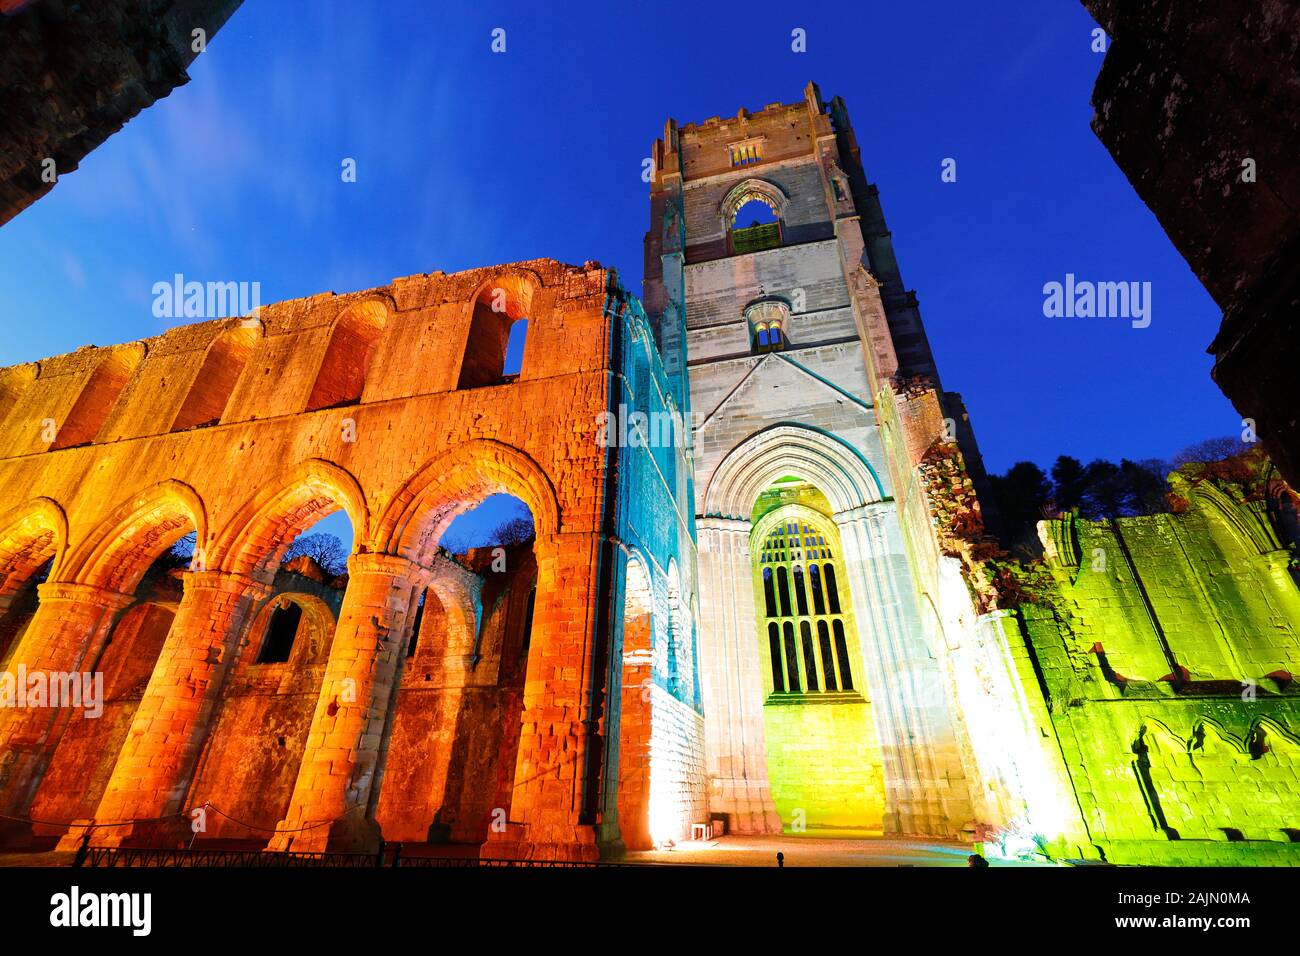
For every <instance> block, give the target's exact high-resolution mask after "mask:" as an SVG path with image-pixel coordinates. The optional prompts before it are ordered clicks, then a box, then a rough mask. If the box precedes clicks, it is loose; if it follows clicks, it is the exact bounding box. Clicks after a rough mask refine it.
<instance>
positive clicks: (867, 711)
mask: <svg viewBox="0 0 1300 956" xmlns="http://www.w3.org/2000/svg"><path fill="white" fill-rule="evenodd" d="M750 554H751V559H752V562H753V571H754V578H753V582H754V583H753V587H754V607H755V610H756V615H757V619H758V620H757V633H756V635H755V637H756V640H755V650H756V653H757V654H758V656H759V659H760V662H761V663H760V671H761V673H762V675H763V682H764V687H765V694H766V696H765V699H764V702H763V725H764V730H765V740H766V750H767V761H768V774H769V779H770V781H771V786H772V799H773V802H774V803H775V804H776V809H777V813H778V815H779V816H780V817H781V820H782V823H783V826H784V827H785V829H787V830H794V831H796V832H798V831H799V830H801V829H802V828H804V827H809V828H816V827H826V828H836V829H857V830H867V831H873V832H874V831H879V830H881V829H882V827H883V817H884V771H883V757H882V753H881V745H880V739H879V736H878V734H877V731H876V725H875V720H874V718H873V715H872V709H871V702H870V701H869V700H868V699H867V698H866V697H865V695H864V693H863V691H862V688H863V687H864V686H865V681H864V680H863V678H862V675H860V674H858V673H857V670H858V662H859V661H860V660H861V657H860V654H861V648H860V644H859V641H858V635H857V627H856V624H855V621H854V615H853V604H852V599H851V597H850V595H849V593H848V590H847V588H848V580H849V578H848V574H847V573H846V571H845V566H844V552H843V548H842V544H841V542H840V535H839V529H838V528H837V527H836V524H835V521H834V519H833V518H832V517H831V508H830V503H829V502H828V501H827V499H826V497H825V495H823V494H822V492H821V491H820V490H819V489H818V488H816V486H814V485H812V484H811V483H809V482H807V481H804V480H802V479H800V478H797V477H793V476H787V477H785V478H783V479H781V480H779V481H777V482H775V483H774V484H773V485H771V486H770V487H769V488H768V489H767V490H766V491H764V492H763V493H762V494H761V495H760V496H759V498H758V501H757V502H756V504H755V506H754V513H753V531H752V534H751V538H750Z"/></svg>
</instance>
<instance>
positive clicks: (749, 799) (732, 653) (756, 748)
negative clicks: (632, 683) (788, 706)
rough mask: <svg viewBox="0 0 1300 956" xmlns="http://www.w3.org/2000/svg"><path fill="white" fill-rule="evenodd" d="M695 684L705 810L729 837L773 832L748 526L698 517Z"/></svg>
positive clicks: (777, 823) (777, 824) (777, 821)
mask: <svg viewBox="0 0 1300 956" xmlns="http://www.w3.org/2000/svg"><path fill="white" fill-rule="evenodd" d="M696 528H697V534H698V538H699V569H700V639H699V648H698V650H699V660H700V686H701V688H702V691H703V693H702V696H703V699H704V729H705V737H704V748H705V760H706V766H707V768H708V775H709V795H708V796H709V809H710V811H712V812H714V813H726V814H729V815H730V826H731V830H732V832H735V833H780V832H781V818H780V817H779V816H778V815H777V812H776V804H775V803H773V801H772V788H771V784H770V783H769V781H768V776H767V750H766V741H765V734H764V730H763V686H764V685H763V676H762V674H760V673H759V662H760V660H761V655H760V653H759V645H758V641H759V636H758V619H757V617H756V616H755V608H754V583H753V581H754V570H753V567H752V566H751V563H750V553H749V536H750V532H751V531H752V526H751V525H750V523H749V522H748V521H739V520H733V519H727V518H701V519H700V520H699V522H698V524H697V526H696Z"/></svg>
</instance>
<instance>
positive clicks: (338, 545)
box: [280, 534, 348, 574]
mask: <svg viewBox="0 0 1300 956" xmlns="http://www.w3.org/2000/svg"><path fill="white" fill-rule="evenodd" d="M303 555H306V556H307V557H309V558H311V559H312V560H313V561H315V562H316V563H317V564H319V565H320V566H321V570H322V571H324V572H325V573H326V574H342V573H343V572H344V571H346V570H347V569H348V552H347V550H346V549H345V548H344V547H343V542H342V541H340V540H339V539H338V538H337V537H336V536H335V535H332V534H305V535H303V536H302V537H301V538H299V539H298V540H297V541H295V542H294V543H293V544H291V545H289V550H288V551H286V552H285V553H284V557H283V558H281V559H280V564H281V565H285V564H288V563H289V562H290V561H292V560H293V559H294V558H300V557H302V556H303Z"/></svg>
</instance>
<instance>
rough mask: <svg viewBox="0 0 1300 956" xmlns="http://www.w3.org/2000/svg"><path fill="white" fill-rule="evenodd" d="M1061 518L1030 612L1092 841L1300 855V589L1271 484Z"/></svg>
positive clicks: (1136, 855)
mask: <svg viewBox="0 0 1300 956" xmlns="http://www.w3.org/2000/svg"><path fill="white" fill-rule="evenodd" d="M1171 480H1172V482H1173V486H1174V488H1175V491H1176V492H1177V493H1178V494H1179V495H1181V496H1183V497H1181V498H1180V499H1179V501H1180V503H1181V508H1180V510H1181V512H1182V513H1179V514H1167V515H1154V516H1149V517H1142V518H1129V519H1121V520H1119V521H1118V522H1088V521H1076V520H1073V519H1063V520H1058V521H1052V522H1047V523H1045V525H1044V526H1043V527H1044V530H1045V538H1046V544H1047V547H1048V555H1047V562H1046V568H1045V569H1041V568H1040V569H1036V570H1031V571H1027V572H1025V573H1024V578H1023V580H1024V584H1025V587H1026V590H1027V591H1028V592H1029V593H1030V595H1031V600H1030V601H1028V602H1025V603H1022V605H1021V607H1020V618H1021V622H1022V626H1023V628H1024V631H1025V634H1026V636H1027V638H1028V640H1029V645H1030V647H1031V649H1032V651H1033V653H1034V656H1035V658H1036V663H1037V667H1038V671H1039V673H1040V675H1041V679H1042V682H1043V685H1044V687H1045V689H1046V691H1047V694H1048V697H1049V703H1050V707H1051V713H1052V723H1053V725H1054V727H1055V729H1056V732H1057V736H1058V738H1059V741H1060V746H1061V750H1062V755H1063V757H1064V759H1065V764H1066V767H1067V770H1068V773H1069V775H1070V777H1071V784H1072V786H1073V788H1074V791H1075V793H1076V796H1077V798H1078V801H1079V806H1080V809H1081V811H1082V813H1083V816H1084V820H1085V822H1086V824H1087V826H1088V829H1089V833H1090V836H1091V838H1092V841H1093V843H1094V844H1095V845H1096V846H1098V847H1100V848H1101V849H1102V850H1103V851H1104V852H1105V854H1106V857H1107V859H1109V860H1110V861H1111V862H1116V863H1163V864H1233V863H1242V864H1289V865H1297V864H1300V842H1297V841H1300V737H1297V732H1298V731H1300V688H1298V687H1297V684H1296V682H1295V681H1293V680H1292V679H1291V675H1292V674H1293V673H1297V672H1298V671H1300V590H1298V589H1297V587H1296V583H1295V580H1294V579H1293V577H1292V573H1291V570H1290V568H1289V567H1288V565H1289V564H1290V562H1291V559H1292V554H1293V552H1291V551H1289V550H1288V549H1287V548H1284V547H1283V546H1282V544H1281V543H1280V541H1279V539H1278V537H1277V536H1276V534H1275V532H1274V530H1273V527H1274V523H1273V521H1272V520H1271V519H1270V515H1269V514H1268V505H1267V501H1266V499H1263V498H1260V499H1259V500H1251V496H1250V495H1243V494H1242V492H1241V489H1240V488H1238V487H1234V486H1231V485H1221V484H1220V483H1216V482H1212V481H1200V482H1189V481H1187V480H1186V478H1185V476H1183V477H1180V476H1178V475H1175V476H1174V477H1173V479H1171Z"/></svg>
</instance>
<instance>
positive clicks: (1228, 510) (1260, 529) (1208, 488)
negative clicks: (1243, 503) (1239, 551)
mask: <svg viewBox="0 0 1300 956" xmlns="http://www.w3.org/2000/svg"><path fill="white" fill-rule="evenodd" d="M1192 498H1193V500H1194V501H1196V502H1198V503H1199V504H1200V505H1201V507H1202V510H1203V511H1204V513H1205V517H1206V520H1207V521H1208V522H1209V523H1210V524H1211V525H1215V524H1218V525H1220V526H1221V527H1223V528H1225V529H1226V530H1227V531H1228V533H1229V534H1230V535H1232V536H1233V537H1234V538H1236V539H1237V540H1238V541H1239V542H1240V543H1241V544H1242V546H1243V548H1245V550H1247V551H1248V552H1250V551H1253V552H1254V553H1256V554H1267V553H1268V552H1270V551H1276V550H1277V549H1278V547H1279V545H1278V544H1277V543H1276V542H1275V541H1273V540H1271V537H1272V535H1271V532H1270V529H1268V528H1267V527H1266V526H1264V525H1261V524H1260V523H1259V522H1258V521H1254V520H1250V519H1249V518H1248V517H1247V516H1246V515H1244V514H1242V509H1241V508H1240V506H1238V505H1237V503H1236V502H1234V501H1233V500H1232V499H1231V498H1229V497H1228V496H1227V495H1225V494H1224V493H1223V492H1222V491H1220V490H1219V489H1218V488H1216V487H1214V485H1213V484H1211V483H1209V482H1206V481H1202V482H1199V483H1198V484H1197V485H1196V487H1195V488H1193V489H1192Z"/></svg>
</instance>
